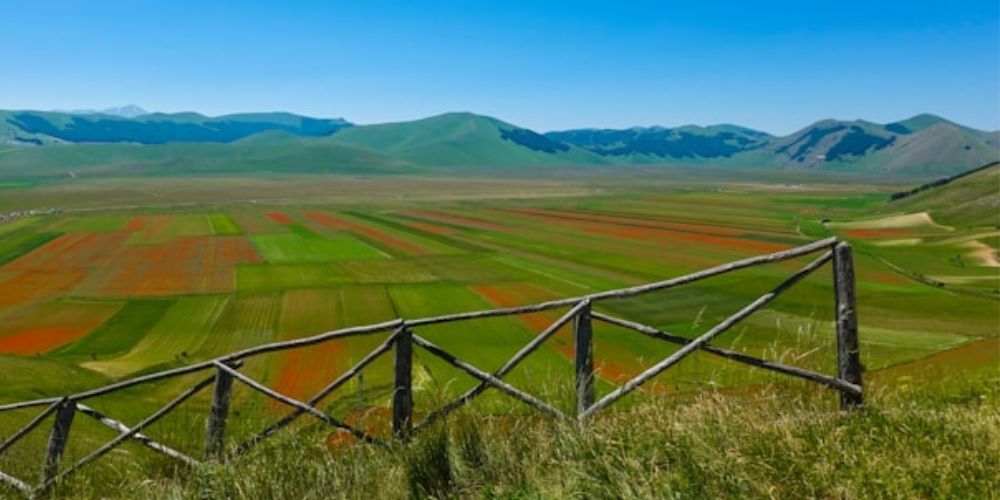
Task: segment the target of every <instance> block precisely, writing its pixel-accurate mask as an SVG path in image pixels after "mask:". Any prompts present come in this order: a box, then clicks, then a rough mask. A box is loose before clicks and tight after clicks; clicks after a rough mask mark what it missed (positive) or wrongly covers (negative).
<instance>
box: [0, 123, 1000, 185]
mask: <svg viewBox="0 0 1000 500" xmlns="http://www.w3.org/2000/svg"><path fill="white" fill-rule="evenodd" d="M184 143H186V144H205V145H206V147H192V148H180V147H176V146H172V145H174V144H184ZM211 144H220V145H226V146H228V147H229V149H226V148H216V147H207V145H211ZM99 145H104V146H106V147H103V148H98V147H96V146H99ZM114 145H120V146H121V147H120V148H119V151H118V152H117V153H116V155H117V156H116V157H125V156H129V155H132V156H133V157H135V159H136V163H142V162H143V161H145V160H143V159H144V158H145V159H148V158H153V157H156V158H158V160H157V161H159V162H161V163H162V162H163V161H165V160H166V158H165V157H163V155H168V152H170V151H181V150H184V151H185V153H184V154H186V155H195V156H194V157H185V158H184V161H188V162H191V163H196V162H197V160H198V157H197V154H202V153H204V154H209V153H207V152H208V151H211V154H210V157H211V159H212V161H213V162H214V161H216V160H217V159H218V158H219V157H222V156H225V155H226V154H227V152H228V154H230V155H231V157H232V158H233V159H240V158H243V159H246V158H248V157H247V154H249V153H248V151H250V150H253V151H257V152H258V153H260V155H263V157H266V158H268V159H270V160H273V161H278V159H279V158H296V161H299V162H303V163H300V164H299V165H296V166H293V167H289V171H299V170H302V169H305V170H307V171H323V172H326V171H335V170H336V169H337V168H339V167H343V168H350V165H353V164H354V163H355V162H357V160H358V159H359V158H363V159H364V161H362V162H361V163H362V164H363V165H364V166H365V168H366V169H367V168H374V169H376V170H379V168H377V167H378V165H379V164H380V162H381V163H383V164H384V166H385V167H386V170H388V171H398V170H399V169H400V168H406V166H409V167H410V168H414V169H416V168H434V167H462V168H469V169H474V168H480V167H482V168H494V167H505V166H511V167H517V166H520V167H533V166H537V167H544V166H556V165H562V166H582V167H585V166H601V165H633V164H638V165H657V164H670V165H680V166H685V165H688V166H690V167H691V168H698V166H699V165H710V166H712V167H718V168H740V169H747V168H765V169H776V170H802V171H809V170H817V171H824V172H850V173H862V174H866V173H870V174H889V175H903V176H916V177H920V176H922V177H940V176H947V175H951V174H955V173H958V172H961V171H964V170H967V169H969V168H973V167H976V166H978V165H981V164H984V163H988V162H989V161H991V160H995V159H997V158H998V156H1000V147H998V145H1000V132H987V131H982V130H976V129H973V128H970V127H966V126H963V125H959V124H957V123H955V122H952V121H949V120H946V119H944V118H941V117H939V116H935V115H931V114H926V113H925V114H919V115H915V116H912V117H910V118H906V119H903V120H899V121H895V122H890V123H887V124H879V123H874V122H870V121H866V120H833V119H825V120H819V121H817V122H814V123H812V124H810V125H808V126H806V127H804V128H803V129H801V130H799V131H796V132H794V133H792V134H788V135H785V136H775V135H771V134H769V133H767V132H763V131H759V130H754V129H751V128H747V127H743V126H740V125H735V124H729V123H724V124H716V125H708V126H699V125H684V126H680V127H672V128H671V127H662V126H652V127H630V128H627V129H602V128H586V129H571V130H563V131H550V132H546V133H538V132H536V131H533V130H531V129H528V128H525V127H520V126H517V125H515V124H512V123H509V122H505V121H503V120H500V119H498V118H494V117H490V116H485V115H479V114H475V113H471V112H451V113H443V114H439V115H434V116H430V117H427V118H421V119H417V120H409V121H400V122H390V123H378V124H370V125H355V124H353V123H351V122H349V121H347V120H345V119H343V118H336V119H324V118H312V117H306V116H301V115H296V114H292V113H284V112H271V113H236V114H228V115H221V116H216V117H211V116H206V115H202V114H200V113H194V112H182V113H147V114H144V115H141V116H136V117H134V118H123V117H116V116H111V115H102V114H99V115H74V114H68V113H58V112H43V111H18V110H15V111H4V110H0V146H6V147H7V148H11V147H12V148H14V150H17V151H18V152H17V154H15V155H13V156H15V157H17V158H20V159H22V160H24V161H25V162H27V163H28V164H37V163H39V162H41V161H42V160H41V158H50V159H51V158H62V160H60V161H61V162H62V163H60V164H59V165H57V166H60V167H64V168H65V169H66V170H67V171H68V170H70V169H72V168H82V167H83V166H86V167H95V166H96V165H98V163H99V158H101V157H103V156H102V155H107V154H109V153H108V151H113V150H114V149H115V148H114ZM126 145H140V146H144V147H150V148H154V149H152V150H150V151H143V150H142V149H137V148H130V147H125V146H126ZM48 148H70V149H73V152H74V153H73V154H69V153H68V152H66V151H62V152H60V153H58V154H48V153H41V152H32V151H30V150H32V149H37V150H39V151H41V150H45V149H48ZM294 148H302V149H303V150H304V151H307V152H311V153H314V154H315V156H310V155H309V154H302V153H301V152H292V151H283V149H294ZM264 151H266V154H264V153H262V152H264ZM178 154H180V153H178ZM255 154H256V153H255ZM11 156H12V155H11V154H6V155H3V154H0V174H2V173H4V172H3V170H5V169H6V170H10V169H14V168H16V165H14V164H13V163H12V161H13V160H11V158H10V157H11ZM36 157H37V158H36ZM247 161H250V160H247ZM210 163H211V162H210ZM234 168H236V167H235V166H234V165H232V164H231V163H226V171H227V172H228V171H232V170H233V169H234ZM268 168H270V169H277V167H275V166H270V167H268ZM279 170H280V169H279ZM6 173H7V174H10V172H9V171H8V172H6Z"/></svg>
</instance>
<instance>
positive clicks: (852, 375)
mask: <svg viewBox="0 0 1000 500" xmlns="http://www.w3.org/2000/svg"><path fill="white" fill-rule="evenodd" d="M833 277H834V279H833V285H834V293H835V294H836V322H837V375H838V377H839V378H840V379H842V380H844V381H846V382H850V383H852V384H855V385H857V386H858V387H861V372H862V371H863V367H862V366H861V355H860V347H859V346H858V311H857V302H856V299H855V295H854V257H853V252H852V251H851V246H850V245H848V244H847V243H839V244H837V246H836V247H835V248H834V250H833ZM863 402H864V397H863V396H862V395H860V394H850V393H847V392H843V391H842V392H841V393H840V408H841V409H843V410H849V409H852V408H856V407H858V406H860V405H861V404H862V403H863Z"/></svg>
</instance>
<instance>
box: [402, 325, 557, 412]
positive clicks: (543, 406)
mask: <svg viewBox="0 0 1000 500" xmlns="http://www.w3.org/2000/svg"><path fill="white" fill-rule="evenodd" d="M413 343H415V344H417V345H419V346H420V347H423V348H424V349H426V350H427V351H428V352H430V353H431V354H433V355H435V356H437V357H439V358H441V359H443V360H445V361H446V362H448V364H450V365H452V366H454V367H456V368H458V369H460V370H462V371H464V372H466V373H468V374H469V375H472V376H473V377H475V378H477V379H479V380H481V381H483V382H485V383H487V384H490V385H492V386H493V387H496V388H497V389H499V390H500V391H502V392H505V393H507V395H509V396H512V397H514V398H517V399H520V400H521V401H523V402H525V403H527V404H528V405H529V406H532V407H534V408H536V409H538V410H541V411H543V412H545V413H548V414H549V415H552V416H554V417H556V418H559V419H562V420H567V419H568V418H567V417H566V415H565V414H564V413H563V412H561V411H559V410H557V409H556V408H554V407H553V406H552V405H550V404H548V403H546V402H544V401H542V400H540V399H538V398H536V397H534V396H532V395H530V394H528V393H526V392H523V391H521V390H519V389H517V388H515V387H514V386H512V385H510V384H508V383H507V382H504V381H503V380H500V379H498V378H496V377H494V376H493V375H490V374H489V373H487V372H484V371H482V370H480V369H479V368H476V367H475V366H473V365H471V364H469V363H466V362H465V361H462V360H460V359H458V358H456V357H455V356H453V355H451V354H450V353H449V352H448V351H445V350H444V349H442V348H440V347H438V346H436V345H434V344H432V343H430V342H428V341H427V340H426V339H424V338H422V337H418V336H416V335H414V336H413Z"/></svg>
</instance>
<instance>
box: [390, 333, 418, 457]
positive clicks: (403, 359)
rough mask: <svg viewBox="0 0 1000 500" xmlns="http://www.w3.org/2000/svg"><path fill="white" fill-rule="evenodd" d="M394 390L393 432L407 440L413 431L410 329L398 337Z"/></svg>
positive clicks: (411, 335)
mask: <svg viewBox="0 0 1000 500" xmlns="http://www.w3.org/2000/svg"><path fill="white" fill-rule="evenodd" d="M393 350H394V351H395V360H394V364H393V373H394V379H395V380H394V382H393V388H392V432H393V435H395V436H396V437H397V438H403V439H406V438H408V437H409V436H410V431H411V430H412V429H413V332H412V331H410V329H409V328H407V327H405V326H404V327H403V330H402V331H401V332H400V333H399V336H398V337H396V345H395V347H394V348H393Z"/></svg>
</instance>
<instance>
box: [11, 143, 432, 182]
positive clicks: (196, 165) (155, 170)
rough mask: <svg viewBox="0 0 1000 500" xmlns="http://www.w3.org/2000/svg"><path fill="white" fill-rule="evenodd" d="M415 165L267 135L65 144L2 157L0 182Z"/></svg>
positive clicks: (409, 168) (370, 170)
mask: <svg viewBox="0 0 1000 500" xmlns="http://www.w3.org/2000/svg"><path fill="white" fill-rule="evenodd" d="M414 168H415V167H414V166H413V165H411V164H408V163H407V162H405V161H401V160H398V159H396V158H392V157H389V156H386V155H383V154H380V153H377V152H374V151H371V150H368V149H363V148H357V147H354V146H350V145H346V144H339V143H335V142H331V141H326V140H317V139H311V138H302V137H296V136H293V135H289V134H287V133H286V132H278V131H268V132H262V133H260V134H257V135H254V136H251V137H247V138H244V139H242V140H239V141H236V142H232V143H205V142H202V143H185V142H178V143H169V144H155V145H143V144H62V145H53V146H46V147H31V148H28V147H22V148H14V149H8V150H6V151H2V152H0V182H3V181H12V180H43V181H44V180H57V179H68V178H83V179H85V178H93V177H133V176H161V177H162V176H175V177H176V176H186V175H198V174H213V175H215V174H240V175H256V174H314V173H347V174H384V173H402V172H414V171H415V170H414Z"/></svg>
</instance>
